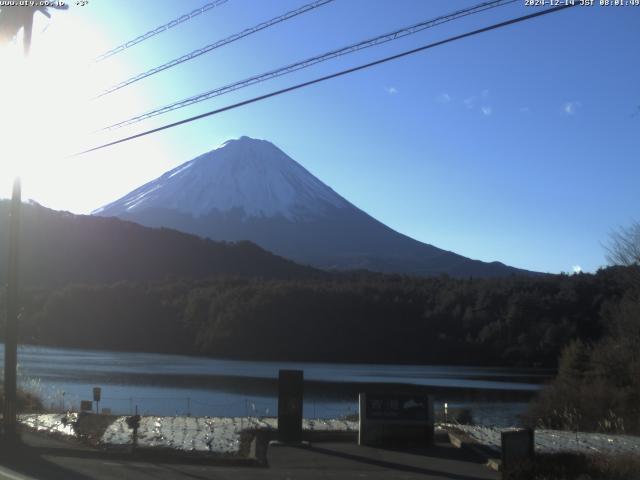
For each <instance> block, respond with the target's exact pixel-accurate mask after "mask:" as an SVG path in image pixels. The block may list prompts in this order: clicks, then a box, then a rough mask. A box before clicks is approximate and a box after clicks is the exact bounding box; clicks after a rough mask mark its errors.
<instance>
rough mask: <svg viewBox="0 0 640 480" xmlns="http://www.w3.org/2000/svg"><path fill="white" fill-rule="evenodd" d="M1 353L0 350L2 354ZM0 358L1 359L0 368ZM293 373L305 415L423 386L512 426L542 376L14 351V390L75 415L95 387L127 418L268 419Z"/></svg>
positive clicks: (324, 414)
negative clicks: (280, 385) (281, 380)
mask: <svg viewBox="0 0 640 480" xmlns="http://www.w3.org/2000/svg"><path fill="white" fill-rule="evenodd" d="M1 350H2V349H0V351H1ZM3 359H4V354H2V355H0V362H1V361H3ZM282 368H286V369H301V370H304V376H305V403H304V415H305V417H309V418H311V417H314V418H332V417H333V418H335V417H340V416H343V415H347V414H354V413H356V412H357V393H358V391H362V390H366V389H369V390H371V389H378V388H382V387H381V385H387V387H385V388H388V385H389V384H394V385H398V387H397V388H398V389H402V388H403V387H402V386H401V385H409V386H423V387H428V388H429V389H430V390H432V391H433V392H434V394H435V396H436V409H437V410H438V409H441V408H442V405H443V404H444V402H447V403H448V404H449V407H450V408H453V407H464V408H470V409H471V411H472V414H473V417H474V421H476V422H478V423H482V424H494V425H509V424H514V423H516V422H517V415H518V414H519V413H521V412H522V411H523V410H524V409H525V407H526V403H527V401H528V399H529V398H530V397H531V396H533V395H534V394H535V392H536V391H537V390H538V389H539V388H540V385H541V384H542V383H543V382H544V381H545V380H547V379H548V378H549V376H550V374H551V372H549V371H544V370H534V369H514V368H481V367H457V366H456V367H452V366H424V365H420V366H419V365H372V364H333V363H302V362H256V361H237V360H219V359H211V358H205V357H188V356H179V355H162V354H148V353H129V352H108V351H89V350H74V349H61V348H48V347H36V346H21V347H19V349H18V378H19V383H20V385H21V386H22V387H23V388H25V389H27V390H31V391H34V392H35V393H37V394H39V395H40V397H41V398H42V399H43V401H44V403H45V406H46V407H47V408H52V409H62V408H70V407H75V408H78V406H79V405H80V400H91V399H92V387H94V386H100V387H101V388H102V400H101V403H100V407H101V408H109V409H111V411H112V412H113V413H122V414H129V413H131V412H132V411H133V410H135V408H136V406H137V407H138V410H139V411H140V413H142V414H155V415H176V414H178V415H194V416H205V415H209V416H243V415H259V416H274V415H276V413H277V399H276V397H277V383H276V379H277V377H278V370H279V369H282Z"/></svg>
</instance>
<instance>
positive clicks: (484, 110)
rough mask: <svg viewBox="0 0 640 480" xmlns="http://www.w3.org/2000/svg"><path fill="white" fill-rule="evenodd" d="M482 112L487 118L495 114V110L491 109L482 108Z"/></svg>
mask: <svg viewBox="0 0 640 480" xmlns="http://www.w3.org/2000/svg"><path fill="white" fill-rule="evenodd" d="M480 110H482V114H483V115H485V116H487V117H488V116H489V115H491V114H492V113H493V109H492V108H491V107H482V108H481V109H480Z"/></svg>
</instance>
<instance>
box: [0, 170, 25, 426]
mask: <svg viewBox="0 0 640 480" xmlns="http://www.w3.org/2000/svg"><path fill="white" fill-rule="evenodd" d="M21 203H22V193H21V188H20V179H19V178H16V179H15V181H14V182H13V193H12V195H11V211H10V213H9V261H8V270H7V322H6V330H5V337H4V412H3V414H4V433H5V436H6V437H8V438H10V437H15V436H16V433H17V429H16V397H17V391H16V390H17V385H16V377H17V375H16V370H17V364H18V311H19V308H20V307H19V298H18V296H19V294H18V280H19V278H18V265H19V262H18V259H19V243H20V206H21Z"/></svg>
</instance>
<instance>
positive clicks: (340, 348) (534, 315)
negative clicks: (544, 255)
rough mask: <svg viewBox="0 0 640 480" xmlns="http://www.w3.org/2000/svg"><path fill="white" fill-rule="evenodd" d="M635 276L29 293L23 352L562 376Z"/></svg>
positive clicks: (613, 273) (229, 283)
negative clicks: (488, 369)
mask: <svg viewBox="0 0 640 480" xmlns="http://www.w3.org/2000/svg"><path fill="white" fill-rule="evenodd" d="M628 268H629V267H610V268H607V269H602V270H600V271H598V272H597V273H596V274H576V275H547V276H540V277H515V276H514V277H507V278H497V279H455V278H450V277H447V276H442V277H436V278H418V277H409V276H402V275H385V274H372V273H366V272H362V273H349V274H334V275H332V276H330V277H326V278H312V279H297V280H278V279H251V278H240V277H218V278H212V279H204V280H193V279H191V280H164V281H153V282H136V281H124V282H117V283H111V284H106V285H96V284H75V285H66V286H64V287H59V288H29V289H25V290H23V293H22V305H23V310H22V314H21V319H20V341H21V342H23V343H30V344H43V345H52V346H61V347H79V348H92V349H110V350H129V351H143V352H166V353H181V354H191V355H207V356H215V357H229V358H243V359H267V360H308V361H340V362H390V363H440V364H467V365H505V366H545V367H554V366H555V365H556V364H557V361H558V357H559V355H560V353H561V352H562V350H563V349H564V348H565V347H566V346H567V345H569V344H571V343H572V342H574V341H576V340H579V341H581V342H583V343H584V344H585V345H590V344H593V343H594V342H597V341H599V340H600V339H601V338H603V336H605V335H607V333H608V332H609V331H610V330H611V328H612V326H611V325H612V320H611V319H612V313H611V312H613V311H615V310H616V309H617V308H622V307H621V305H624V304H625V303H624V302H627V300H626V298H627V297H628V295H629V291H630V289H632V288H633V286H632V285H631V284H630V283H629V281H628V275H627V269H628ZM3 301H4V300H3V299H2V298H0V303H2V302H3ZM0 312H3V308H2V306H1V305H0ZM1 332H2V329H0V333H1Z"/></svg>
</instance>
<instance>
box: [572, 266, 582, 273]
mask: <svg viewBox="0 0 640 480" xmlns="http://www.w3.org/2000/svg"><path fill="white" fill-rule="evenodd" d="M571 269H572V270H573V273H580V272H582V267H581V266H580V265H574V266H573V267H571Z"/></svg>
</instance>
